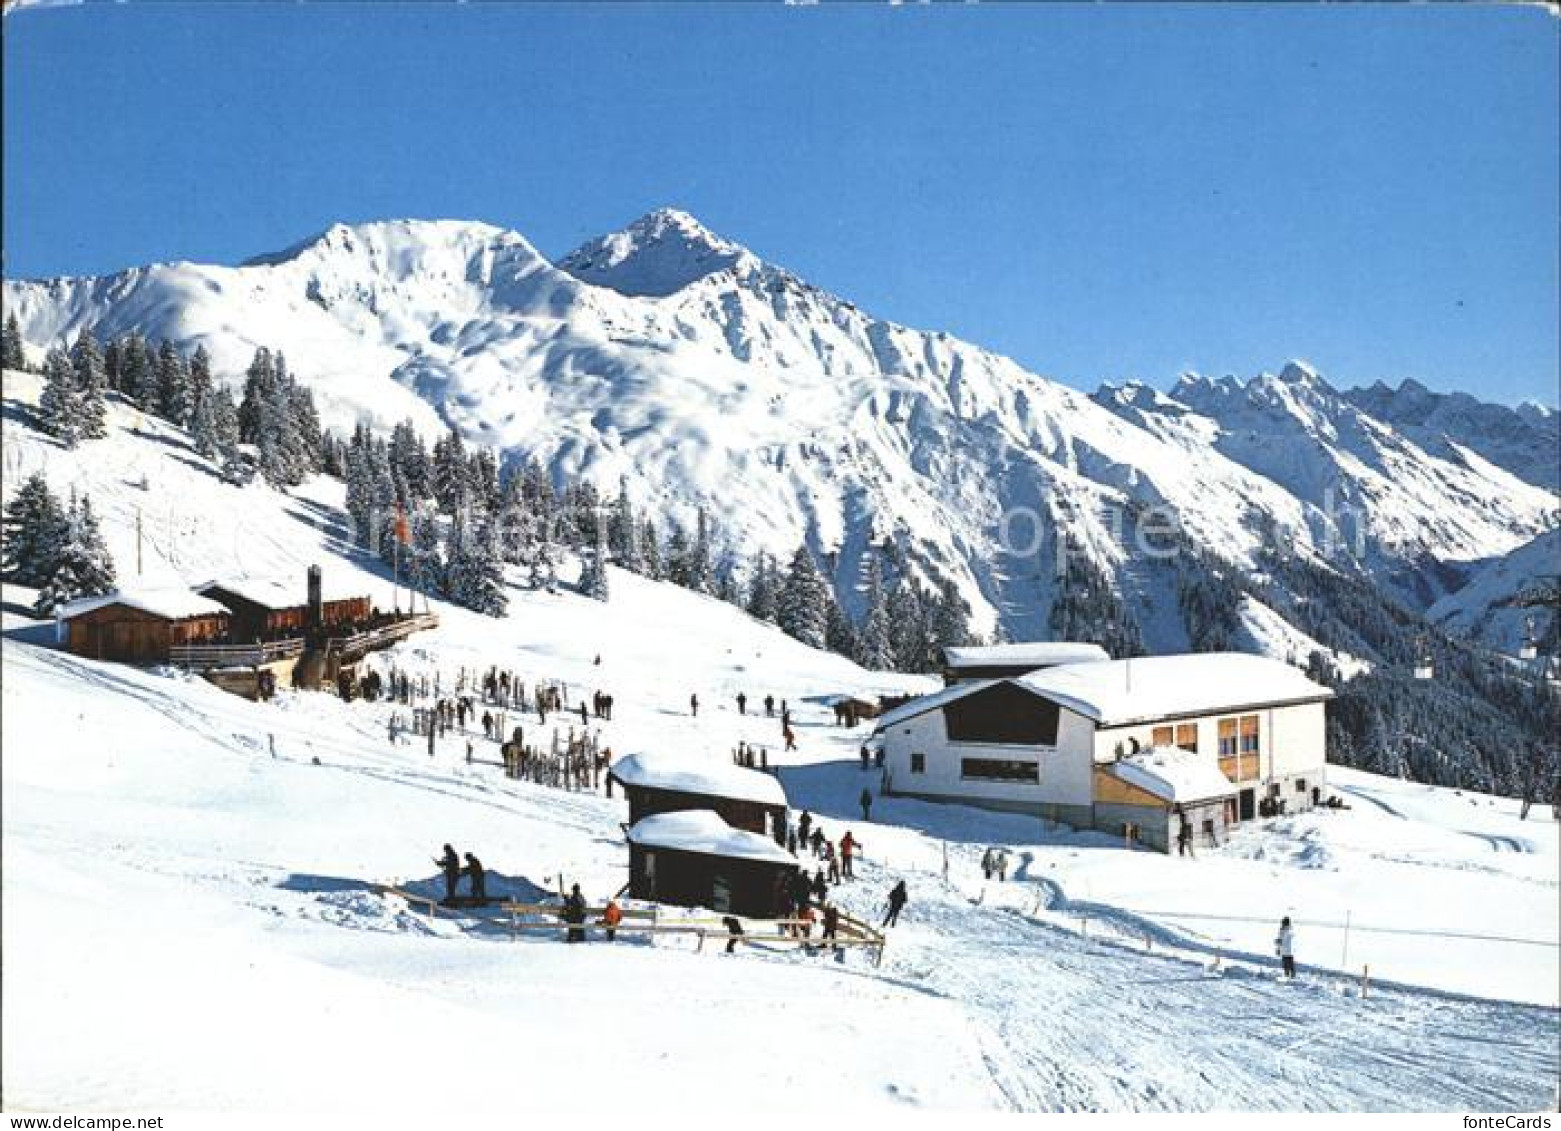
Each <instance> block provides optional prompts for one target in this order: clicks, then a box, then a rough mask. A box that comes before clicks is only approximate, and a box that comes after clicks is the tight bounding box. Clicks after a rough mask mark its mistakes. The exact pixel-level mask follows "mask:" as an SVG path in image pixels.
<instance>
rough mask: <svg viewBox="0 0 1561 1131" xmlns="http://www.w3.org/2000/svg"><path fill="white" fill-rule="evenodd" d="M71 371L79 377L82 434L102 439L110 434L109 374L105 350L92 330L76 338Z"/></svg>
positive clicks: (84, 437) (90, 438) (90, 437)
mask: <svg viewBox="0 0 1561 1131" xmlns="http://www.w3.org/2000/svg"><path fill="white" fill-rule="evenodd" d="M70 361H71V368H72V369H73V370H74V371H75V374H76V390H77V392H78V393H79V394H80V397H81V435H82V438H83V439H87V440H101V439H102V438H103V437H104V436H107V435H108V404H107V402H106V400H105V399H104V398H105V397H106V396H107V393H108V375H107V373H106V371H105V370H104V368H103V351H102V350H101V349H100V348H99V347H98V340H97V339H96V338H95V337H93V336H92V331H90V330H83V331H82V332H81V333H80V334H78V335H77V336H76V344H75V345H74V346H72V347H71V351H70Z"/></svg>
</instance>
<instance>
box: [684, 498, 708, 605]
mask: <svg viewBox="0 0 1561 1131" xmlns="http://www.w3.org/2000/svg"><path fill="white" fill-rule="evenodd" d="M710 527H711V522H710V515H709V512H707V511H706V510H705V508H704V507H700V508H699V515H698V518H697V520H696V521H695V525H694V541H693V543H692V544H691V545H690V546H689V548H688V565H687V567H686V568H685V570H684V572H685V574H686V575H687V578H688V579H687V581H685V582H684V583H683V584H684V585H686V586H687V587H688V588H690V589H692V590H694V592H696V593H710V592H713V591H714V589H715V573H714V570H713V568H712V566H711V553H712V551H711V548H710V542H711V538H712V531H711V529H710Z"/></svg>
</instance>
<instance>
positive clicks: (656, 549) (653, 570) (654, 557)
mask: <svg viewBox="0 0 1561 1131" xmlns="http://www.w3.org/2000/svg"><path fill="white" fill-rule="evenodd" d="M640 562H641V563H642V565H641V569H642V570H643V572H644V574H645V576H646V577H648V578H650V579H651V580H652V581H663V580H665V579H666V576H667V571H666V567H665V566H664V565H663V564H662V561H661V537H660V535H658V534H657V533H656V524H655V522H654V521H653V520H651V519H648V518H647V519H646V520H645V522H644V523H643V524H642V525H641V526H640Z"/></svg>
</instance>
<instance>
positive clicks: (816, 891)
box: [812, 868, 829, 907]
mask: <svg viewBox="0 0 1561 1131" xmlns="http://www.w3.org/2000/svg"><path fill="white" fill-rule="evenodd" d="M812 892H813V898H814V899H816V900H817V901H818V903H819V906H820V907H822V906H823V905H824V900H825V899H827V898H828V897H829V885H828V884H827V883H825V882H824V869H822V868H820V869H819V870H818V872H817V873H816V874H815V875H814V877H813V888H812Z"/></svg>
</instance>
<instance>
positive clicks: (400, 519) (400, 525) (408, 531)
mask: <svg viewBox="0 0 1561 1131" xmlns="http://www.w3.org/2000/svg"><path fill="white" fill-rule="evenodd" d="M396 541H397V542H400V543H401V544H402V545H403V546H410V545H411V544H412V527H411V525H410V524H409V523H408V522H407V512H406V511H404V510H403V509H402V508H401V504H400V503H397V504H396Z"/></svg>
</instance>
